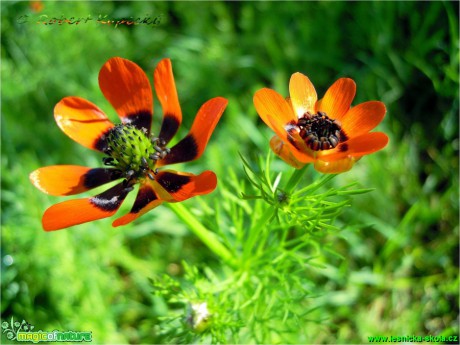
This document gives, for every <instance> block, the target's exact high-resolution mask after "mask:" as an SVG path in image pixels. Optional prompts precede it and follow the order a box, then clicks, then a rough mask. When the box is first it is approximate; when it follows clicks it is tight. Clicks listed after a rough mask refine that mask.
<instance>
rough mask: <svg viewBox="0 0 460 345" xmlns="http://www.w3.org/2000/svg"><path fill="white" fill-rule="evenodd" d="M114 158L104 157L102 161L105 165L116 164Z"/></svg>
mask: <svg viewBox="0 0 460 345" xmlns="http://www.w3.org/2000/svg"><path fill="white" fill-rule="evenodd" d="M113 161H114V159H113V158H112V157H104V158H102V162H103V163H104V164H105V165H115V164H114V163H113Z"/></svg>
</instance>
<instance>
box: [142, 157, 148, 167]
mask: <svg viewBox="0 0 460 345" xmlns="http://www.w3.org/2000/svg"><path fill="white" fill-rule="evenodd" d="M141 162H142V165H143V166H144V167H148V166H149V163H148V162H147V159H145V157H142V158H141Z"/></svg>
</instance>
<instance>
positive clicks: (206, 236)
mask: <svg viewBox="0 0 460 345" xmlns="http://www.w3.org/2000/svg"><path fill="white" fill-rule="evenodd" d="M167 205H168V206H169V208H170V209H171V210H172V211H173V212H174V213H175V214H176V215H177V216H178V217H179V218H180V219H181V220H182V221H183V222H184V223H185V224H187V225H188V227H189V229H190V230H191V231H192V232H193V233H194V234H195V235H196V236H197V237H198V238H199V239H200V240H201V241H202V242H203V243H204V244H205V245H206V246H208V248H209V249H211V250H212V251H213V252H214V254H216V255H217V256H219V257H220V258H221V259H222V260H224V261H225V262H226V263H227V264H229V265H231V266H235V264H236V260H235V258H234V257H233V255H232V254H231V252H230V251H229V250H228V249H227V248H226V247H225V246H224V245H223V244H222V243H221V242H220V241H219V239H218V238H217V236H216V234H215V233H213V232H211V231H210V230H208V229H206V227H204V226H203V225H202V224H201V223H200V222H199V220H198V219H197V218H196V217H195V216H194V215H193V214H192V213H191V212H190V211H189V210H188V209H187V208H186V207H184V205H182V204H180V203H168V204H167Z"/></svg>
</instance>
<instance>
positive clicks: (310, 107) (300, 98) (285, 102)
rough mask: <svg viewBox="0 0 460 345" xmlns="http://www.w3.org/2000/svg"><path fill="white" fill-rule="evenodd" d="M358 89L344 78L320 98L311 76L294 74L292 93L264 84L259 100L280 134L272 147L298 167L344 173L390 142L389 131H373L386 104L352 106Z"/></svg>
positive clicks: (264, 116)
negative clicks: (387, 134)
mask: <svg viewBox="0 0 460 345" xmlns="http://www.w3.org/2000/svg"><path fill="white" fill-rule="evenodd" d="M355 92H356V84H355V83H354V81H353V80H351V79H348V78H341V79H339V80H337V81H336V82H335V83H334V84H332V86H331V87H330V88H329V89H328V90H327V92H326V94H325V95H324V98H323V99H321V100H319V101H318V96H317V94H316V90H315V87H314V86H313V84H312V83H311V81H310V80H309V79H308V78H307V77H306V76H305V75H303V74H301V73H294V74H293V75H292V77H291V80H290V83H289V93H290V96H291V97H290V98H288V99H284V98H283V97H282V96H281V95H280V94H278V93H277V92H275V91H274V90H271V89H267V88H264V89H261V90H259V91H257V92H256V94H255V95H254V105H255V107H256V110H257V112H258V113H259V116H260V117H261V118H262V120H263V121H264V122H265V123H266V124H267V126H269V127H270V128H271V129H272V130H273V131H274V132H275V133H276V135H275V136H274V137H273V138H272V139H271V141H270V147H271V149H272V150H273V151H274V152H275V153H276V154H277V155H278V156H280V157H281V158H282V159H283V160H284V161H285V162H286V163H288V164H290V165H292V166H294V167H295V168H297V169H299V168H301V167H303V166H304V165H305V164H308V163H314V166H315V169H316V170H318V171H320V172H323V173H340V172H344V171H347V170H350V169H351V168H352V167H353V164H354V163H355V162H356V161H357V160H359V159H360V158H361V157H362V156H364V155H367V154H370V153H373V152H376V151H378V150H381V149H383V148H384V147H385V146H386V144H387V143H388V137H387V136H386V135H385V134H384V133H381V132H369V131H370V130H372V129H373V128H374V127H375V126H377V125H378V124H379V123H380V122H381V121H382V119H383V117H384V116H385V112H386V109H385V105H384V104H383V103H382V102H378V101H370V102H365V103H361V104H359V105H357V106H355V107H353V108H351V107H350V106H351V102H352V101H353V98H354V97H355Z"/></svg>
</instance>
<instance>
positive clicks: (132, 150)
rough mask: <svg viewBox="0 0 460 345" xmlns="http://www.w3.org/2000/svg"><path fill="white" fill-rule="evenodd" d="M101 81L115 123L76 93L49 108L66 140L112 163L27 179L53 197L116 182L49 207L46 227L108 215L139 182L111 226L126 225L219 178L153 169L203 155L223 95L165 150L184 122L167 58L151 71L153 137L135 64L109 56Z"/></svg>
mask: <svg viewBox="0 0 460 345" xmlns="http://www.w3.org/2000/svg"><path fill="white" fill-rule="evenodd" d="M99 86H100V88H101V90H102V93H103V94H104V96H105V98H106V99H107V100H108V101H109V102H110V103H111V104H112V106H113V107H114V108H115V110H116V112H117V113H118V116H119V117H120V119H121V122H122V123H121V124H118V125H114V124H113V123H112V122H111V121H110V120H109V119H108V118H107V116H106V115H105V114H104V112H103V111H102V110H101V109H99V108H98V107H97V106H96V105H94V104H93V103H91V102H89V101H87V100H85V99H83V98H79V97H66V98H64V99H62V100H61V101H60V102H59V103H58V104H57V105H56V107H55V108H54V118H55V120H56V122H57V124H58V126H59V127H60V128H61V129H62V131H63V132H64V133H65V134H67V135H68V136H69V137H70V138H72V139H73V140H75V141H76V142H78V143H80V144H81V145H83V146H86V147H88V148H90V149H93V150H96V151H100V152H103V153H104V154H106V155H107V156H106V157H104V158H103V162H104V164H105V165H107V166H110V167H109V168H94V169H92V168H87V167H83V166H75V165H53V166H48V167H43V168H40V169H37V170H35V171H34V172H32V173H31V174H30V180H31V181H32V183H33V184H34V185H35V187H37V188H38V189H40V190H41V191H43V192H45V193H48V194H51V195H72V194H78V193H82V192H84V191H87V190H90V189H93V188H95V187H98V186H101V185H103V184H106V183H109V182H112V181H115V180H120V182H119V183H117V184H116V185H114V186H113V187H111V188H110V189H108V190H107V191H105V192H103V193H101V194H99V195H96V196H94V197H90V198H84V199H77V200H69V201H64V202H61V203H59V204H56V205H53V206H51V207H50V208H48V209H47V210H46V211H45V213H44V215H43V219H42V224H43V228H44V229H45V230H46V231H50V230H59V229H63V228H67V227H69V226H73V225H77V224H81V223H85V222H89V221H93V220H96V219H102V218H106V217H110V216H112V215H113V214H115V213H116V211H117V210H118V208H119V207H120V205H121V203H122V202H123V200H124V199H125V197H126V195H127V194H128V193H129V192H130V191H132V190H133V189H134V185H135V184H139V191H138V193H137V197H136V200H135V201H134V205H133V207H132V209H131V211H130V212H129V213H128V214H126V215H124V216H122V217H121V218H118V219H116V220H115V221H114V222H113V226H119V225H124V224H128V223H130V222H131V221H133V220H134V219H136V218H138V217H139V216H141V215H143V214H144V213H146V212H147V211H149V210H151V209H153V208H155V207H157V206H158V205H160V204H161V203H163V202H178V201H183V200H186V199H189V198H191V197H193V196H196V195H202V194H207V193H210V192H212V191H213V190H214V189H215V188H216V185H217V178H216V175H215V174H214V173H213V172H212V171H204V172H203V173H201V174H200V175H193V174H191V173H184V172H177V171H173V170H160V169H159V168H161V167H163V166H165V165H169V164H174V163H181V162H187V161H192V160H195V159H197V158H199V157H200V156H201V155H202V154H203V152H204V150H205V148H206V145H207V143H208V141H209V138H210V137H211V134H212V132H213V130H214V128H215V127H216V125H217V122H218V121H219V119H220V117H221V115H222V113H223V112H224V110H225V107H226V106H227V100H226V99H224V98H222V97H216V98H213V99H211V100H209V101H207V102H206V103H205V104H203V105H202V106H201V108H200V110H199V111H198V114H197V115H196V117H195V120H194V122H193V125H192V128H191V130H190V132H189V133H188V134H187V136H186V137H185V138H184V139H182V140H181V141H179V142H178V143H177V144H176V145H174V146H173V147H171V148H167V147H166V145H167V144H168V142H169V141H170V140H171V139H172V138H173V136H174V135H175V134H176V132H177V130H178V128H179V126H180V124H181V122H182V111H181V108H180V105H179V100H178V97H177V91H176V86H175V83H174V77H173V72H172V66H171V61H170V60H169V59H163V60H161V61H160V63H159V64H158V65H157V67H156V69H155V72H154V86H155V91H156V93H157V96H158V98H159V101H160V103H161V106H162V108H163V123H162V126H161V130H160V133H159V135H158V137H155V136H154V135H153V134H151V133H150V126H151V122H152V115H153V97H152V90H151V87H150V82H149V80H148V78H147V76H146V74H145V73H144V72H143V71H142V69H141V68H140V67H139V66H138V65H136V64H135V63H133V62H131V61H129V60H125V59H122V58H119V57H115V58H112V59H110V60H109V61H107V62H106V63H105V64H104V66H103V67H102V69H101V71H100V73H99Z"/></svg>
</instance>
